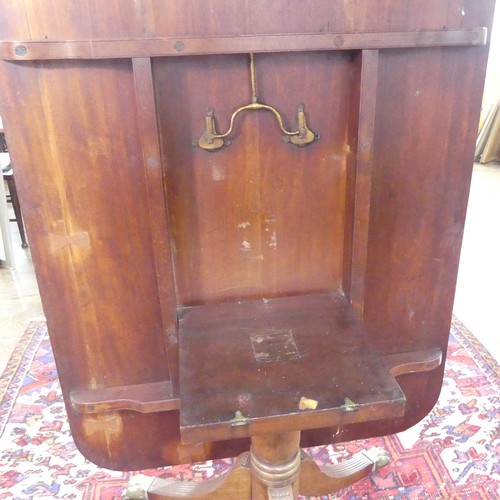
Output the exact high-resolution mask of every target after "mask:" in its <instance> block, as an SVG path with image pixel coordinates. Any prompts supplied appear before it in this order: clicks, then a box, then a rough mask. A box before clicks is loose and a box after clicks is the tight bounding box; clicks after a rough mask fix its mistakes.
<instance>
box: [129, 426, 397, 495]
mask: <svg viewBox="0 0 500 500" xmlns="http://www.w3.org/2000/svg"><path fill="white" fill-rule="evenodd" d="M299 440H300V432H284V433H280V434H268V435H259V436H253V437H252V446H251V450H250V452H245V453H242V454H241V455H240V456H239V457H238V458H237V460H236V462H235V463H234V465H233V467H232V468H231V470H230V471H228V472H226V473H224V474H222V475H220V476H218V477H216V478H214V479H210V480H207V481H203V482H194V481H175V480H170V479H162V478H154V479H152V478H146V477H144V476H138V477H136V478H133V479H132V480H131V482H130V484H129V487H128V489H127V491H126V493H125V496H124V499H126V500H141V499H142V500H146V499H147V500H173V499H178V498H184V499H188V500H197V499H200V500H201V499H210V500H234V499H236V498H238V499H249V500H250V499H251V500H294V499H296V498H297V497H298V495H305V496H320V495H328V494H331V493H335V492H336V491H339V490H341V489H342V488H345V487H347V486H349V485H351V484H353V483H355V482H356V481H359V480H360V479H362V478H363V477H365V476H367V475H368V474H370V473H371V472H373V471H375V470H377V469H378V468H380V467H383V466H384V465H386V464H387V463H388V462H389V456H388V455H387V453H386V452H385V451H384V450H382V449H380V448H372V449H370V450H368V451H363V452H360V453H359V454H357V455H355V456H354V457H352V458H351V459H349V460H346V461H344V462H341V463H339V464H331V465H324V466H318V465H317V464H316V463H315V462H314V460H313V459H312V458H311V457H309V456H308V455H307V454H306V453H305V452H304V451H302V450H301V449H300V447H299Z"/></svg>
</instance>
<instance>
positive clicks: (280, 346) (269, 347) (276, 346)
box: [250, 329, 300, 365]
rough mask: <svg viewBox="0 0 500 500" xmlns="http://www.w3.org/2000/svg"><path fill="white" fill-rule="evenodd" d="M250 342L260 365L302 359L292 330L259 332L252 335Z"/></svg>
mask: <svg viewBox="0 0 500 500" xmlns="http://www.w3.org/2000/svg"><path fill="white" fill-rule="evenodd" d="M250 340H251V341H252V348H253V354H254V357H255V361H257V364H259V365H260V364H264V363H279V362H283V361H291V360H293V359H300V354H299V350H298V349H297V345H296V344H295V339H294V338H293V333H292V330H289V329H282V330H275V329H271V330H259V331H257V332H253V333H251V334H250Z"/></svg>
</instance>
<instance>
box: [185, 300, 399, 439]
mask: <svg viewBox="0 0 500 500" xmlns="http://www.w3.org/2000/svg"><path fill="white" fill-rule="evenodd" d="M179 317H180V320H179V336H180V366H181V372H180V385H181V435H182V437H183V439H184V440H185V441H186V442H193V443H196V442H199V441H214V440H217V439H229V438H234V437H249V436H251V435H254V434H261V433H265V432H269V429H270V428H271V427H272V428H274V429H280V428H281V429H288V430H304V429H309V428H316V427H326V426H329V425H332V426H333V425H338V426H340V425H341V424H346V423H352V422H360V421H367V420H376V419H380V418H384V417H388V416H391V417H394V416H398V415H399V416H402V415H403V414H404V405H405V398H404V395H403V393H402V391H401V389H400V388H399V386H398V385H397V383H396V381H395V379H394V378H393V377H392V375H390V374H389V371H388V370H387V368H386V366H385V365H384V364H383V363H382V362H381V358H380V355H379V354H378V352H377V351H376V349H374V348H373V346H371V345H370V343H369V339H368V337H367V335H366V332H365V331H364V329H363V327H362V325H361V323H360V321H359V320H358V319H357V318H356V315H355V313H354V310H353V309H352V308H351V307H350V305H349V303H348V302H347V300H346V299H345V297H344V296H343V294H342V293H338V292H337V293H330V294H322V295H302V296H298V297H287V298H279V299H270V300H269V299H262V300H256V301H246V302H233V303H226V304H214V305H209V306H195V307H191V308H186V309H184V310H182V311H180V313H179ZM303 398H306V399H307V400H310V401H311V404H312V406H311V407H309V408H307V401H306V402H305V407H303V406H304V401H303ZM346 398H348V399H349V400H351V401H353V402H354V403H355V404H356V405H357V406H356V408H355V409H354V408H353V409H352V410H350V409H343V408H342V407H343V406H344V405H345V399H346ZM237 411H240V412H241V413H242V414H243V415H244V416H245V417H246V418H248V424H247V425H241V426H235V425H234V424H231V420H232V419H233V418H234V415H235V413H236V412H237Z"/></svg>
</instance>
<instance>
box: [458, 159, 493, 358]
mask: <svg viewBox="0 0 500 500" xmlns="http://www.w3.org/2000/svg"><path fill="white" fill-rule="evenodd" d="M454 312H455V315H456V316H457V317H458V318H459V319H460V320H461V321H462V322H463V323H464V324H465V326H467V328H468V329H469V330H470V331H471V332H472V333H473V334H474V335H475V336H476V337H477V338H478V339H479V340H480V341H481V343H482V344H483V345H484V346H485V347H486V348H487V349H488V350H489V351H490V353H491V354H492V355H493V356H494V357H495V359H496V360H497V361H500V163H488V164H486V165H476V166H475V167H474V174H473V176H472V186H471V192H470V197H469V207H468V210H467V221H466V224H465V232H464V240H463V244H462V254H461V258H460V268H459V272H458V282H457V291H456V295H455V307H454Z"/></svg>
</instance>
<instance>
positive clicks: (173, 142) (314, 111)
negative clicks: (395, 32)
mask: <svg viewBox="0 0 500 500" xmlns="http://www.w3.org/2000/svg"><path fill="white" fill-rule="evenodd" d="M248 61H249V60H248V56H245V55H241V56H217V57H206V58H178V59H175V60H173V59H171V60H168V59H160V60H157V61H155V66H154V74H155V82H156V92H157V101H158V110H159V119H160V128H161V137H162V145H163V147H162V150H163V152H164V164H165V165H166V183H167V190H168V205H169V206H168V211H169V217H170V224H171V227H172V237H173V249H174V263H175V273H176V286H177V293H178V301H179V303H180V304H182V305H190V304H196V303H205V302H216V301H225V300H234V299H238V298H242V297H272V296H277V295H287V294H294V293H304V292H313V291H323V290H330V289H338V288H340V286H341V273H342V253H343V237H344V236H343V233H344V227H343V224H344V218H343V211H344V204H345V168H346V157H347V155H348V154H349V153H348V150H349V147H348V144H347V142H346V141H347V124H348V120H349V119H350V110H349V102H350V99H349V95H350V91H351V90H350V89H351V85H352V76H351V67H352V63H351V55H350V54H349V53H330V54H322V53H312V54H296V55H293V56H292V55H287V54H282V55H278V54H275V55H264V54H262V55H258V56H256V57H255V64H256V71H257V86H258V91H259V96H260V99H261V101H262V102H265V103H269V104H272V105H273V106H276V107H277V109H279V110H280V111H281V112H282V113H283V116H284V118H285V125H286V126H287V127H288V128H289V129H291V128H293V127H296V109H295V108H296V105H297V104H298V103H300V102H303V103H304V104H305V110H306V113H307V117H308V124H309V126H310V127H311V128H312V129H313V130H314V131H315V132H318V133H319V134H321V139H320V140H319V141H317V142H315V143H313V144H310V145H308V146H306V147H304V148H297V147H295V146H293V145H291V144H284V143H283V141H282V134H281V132H280V130H279V128H278V125H277V122H276V118H275V117H274V116H273V115H272V114H271V113H269V112H266V111H258V112H257V111H250V112H247V113H245V114H242V115H241V116H240V117H238V121H237V123H236V127H235V130H234V133H233V134H232V136H231V140H232V143H231V145H230V146H228V147H226V148H224V149H222V150H220V151H217V152H214V153H209V152H207V151H203V150H201V149H199V148H197V147H193V146H192V144H191V141H192V140H193V139H195V138H197V137H199V136H200V135H201V134H202V132H203V127H204V123H205V122H204V114H205V110H206V108H207V107H208V106H213V107H214V108H215V115H216V121H217V123H218V124H219V125H218V126H219V127H220V129H221V130H222V129H225V128H227V127H228V125H229V117H230V116H231V114H232V112H233V111H234V110H235V109H236V108H238V107H240V106H241V105H243V104H245V103H248V102H250V96H251V93H250V79H249V77H250V75H249V66H248V64H249V62H248ZM207 81H210V84H209V85H207V84H206V82H207ZM319 228H321V229H319Z"/></svg>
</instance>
